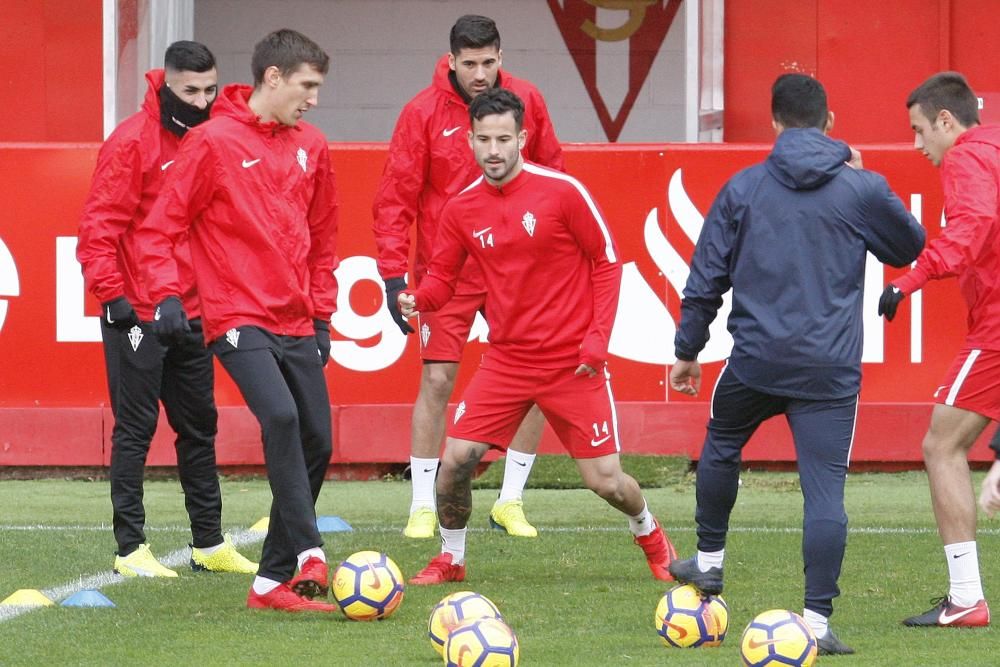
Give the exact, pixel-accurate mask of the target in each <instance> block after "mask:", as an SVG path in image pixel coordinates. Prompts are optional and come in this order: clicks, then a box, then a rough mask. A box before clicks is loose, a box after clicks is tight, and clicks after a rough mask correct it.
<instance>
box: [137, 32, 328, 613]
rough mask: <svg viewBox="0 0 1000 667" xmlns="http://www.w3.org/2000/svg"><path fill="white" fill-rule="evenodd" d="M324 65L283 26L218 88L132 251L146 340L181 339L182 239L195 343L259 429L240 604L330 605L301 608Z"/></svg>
mask: <svg viewBox="0 0 1000 667" xmlns="http://www.w3.org/2000/svg"><path fill="white" fill-rule="evenodd" d="M329 64H330V60H329V56H327V54H326V53H325V52H324V51H323V50H322V49H321V48H320V47H319V46H317V45H316V44H315V43H314V42H313V41H312V40H310V39H309V38H308V37H306V36H305V35H302V34H301V33H298V32H295V31H293V30H278V31H275V32H272V33H271V34H269V35H267V36H266V37H264V39H262V40H261V41H260V42H258V43H257V45H256V46H255V47H254V51H253V56H252V60H251V69H252V71H253V81H254V85H253V87H252V88H251V87H250V86H245V85H239V84H233V85H229V86H226V87H225V88H224V89H223V91H222V94H221V95H220V97H219V100H218V101H217V102H216V104H215V108H214V109H213V114H212V119H211V120H209V121H208V122H206V123H204V124H202V125H200V126H198V127H197V128H196V129H195V130H193V131H192V132H190V133H189V134H188V136H187V138H186V139H185V140H184V143H183V144H182V145H181V149H180V151H178V153H177V155H176V156H175V158H174V160H175V162H174V165H173V166H172V167H171V168H170V170H169V171H168V176H167V182H166V183H165V184H164V187H163V193H162V194H161V196H160V199H159V200H157V203H156V206H155V207H154V208H153V210H152V212H151V213H150V215H149V217H147V218H146V220H145V222H144V223H143V224H142V226H141V227H140V229H139V233H138V235H137V239H136V240H137V244H138V246H139V248H140V250H141V252H140V254H139V259H140V264H141V265H143V266H144V268H145V271H146V274H147V275H148V278H149V295H150V298H151V299H152V300H153V301H155V302H156V303H158V306H157V308H156V316H155V317H156V319H157V325H158V327H159V330H160V332H161V334H162V335H165V336H180V335H184V332H185V331H186V330H187V328H188V320H187V315H186V313H185V308H184V306H183V304H182V302H181V301H180V299H179V296H180V294H181V293H182V291H181V284H180V283H179V282H178V280H177V271H178V261H177V259H176V255H177V252H176V246H177V244H178V243H179V242H181V240H182V239H183V238H184V237H185V236H188V237H189V239H190V246H191V256H192V259H193V265H194V274H195V277H196V279H197V283H198V293H199V295H200V297H201V307H202V319H203V320H204V328H205V339H206V340H207V341H209V349H210V350H211V351H212V352H213V353H214V354H215V355H216V356H217V357H218V359H219V361H220V362H221V363H222V366H223V367H224V368H225V369H226V372H228V373H229V375H230V376H231V377H232V378H233V380H234V381H235V382H236V384H237V386H239V388H240V391H241V393H242V394H243V398H244V399H245V400H246V402H247V405H248V406H249V407H250V410H251V412H253V414H254V416H255V417H256V418H257V420H258V421H259V422H260V426H261V432H262V437H263V445H264V461H265V465H266V467H267V477H268V481H269V482H270V486H271V493H272V496H273V500H272V504H271V516H270V524H269V528H268V533H267V537H266V538H265V540H264V547H263V552H262V555H261V561H260V571H259V572H258V574H257V577H256V578H255V579H254V582H253V585H252V587H251V589H250V592H249V594H248V596H247V606H248V607H250V608H270V609H280V610H284V611H293V612H294V611H319V612H331V611H334V610H335V609H336V608H335V607H334V605H331V604H326V603H324V602H320V601H318V600H312V599H310V598H313V597H318V596H322V595H326V593H327V590H328V586H329V582H328V579H329V574H328V568H327V564H326V556H325V555H324V553H323V549H322V548H321V547H322V544H323V540H322V538H321V537H320V534H319V532H318V531H317V529H316V510H315V502H316V498H317V496H318V495H319V492H320V489H321V488H322V486H323V479H324V475H325V473H326V469H327V465H328V464H329V461H330V453H331V426H330V398H329V396H328V393H327V388H326V379H325V376H324V374H323V367H324V366H325V365H326V362H327V359H328V357H329V353H330V332H329V321H330V316H331V314H332V313H333V311H334V309H335V306H336V297H337V283H336V280H335V278H334V275H333V270H334V269H335V268H336V265H337V260H336V256H335V254H334V243H335V235H336V230H337V202H336V191H335V184H334V177H333V171H332V169H331V166H330V154H329V149H328V147H327V143H326V139H325V137H324V136H323V134H322V133H321V132H320V131H319V130H317V129H316V128H314V127H312V126H311V125H308V124H307V123H305V122H302V116H303V115H304V114H305V113H307V112H308V111H309V110H310V109H311V108H312V107H314V106H316V104H317V103H318V95H319V88H320V86H321V85H322V84H323V80H324V77H325V75H326V72H327V70H328V68H329ZM296 566H297V567H298V569H299V574H298V575H297V576H295V577H294V578H293V575H294V574H295V569H296Z"/></svg>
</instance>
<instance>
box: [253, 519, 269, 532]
mask: <svg viewBox="0 0 1000 667" xmlns="http://www.w3.org/2000/svg"><path fill="white" fill-rule="evenodd" d="M269 525H271V518H270V517H264V518H263V519H261V520H260V521H258V522H257V523H255V524H254V525H252V526H250V532H252V533H266V532H267V527H268V526H269Z"/></svg>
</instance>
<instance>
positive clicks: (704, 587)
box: [667, 556, 722, 595]
mask: <svg viewBox="0 0 1000 667" xmlns="http://www.w3.org/2000/svg"><path fill="white" fill-rule="evenodd" d="M667 571H668V572H670V574H671V575H673V577H674V579H676V580H677V581H679V582H681V583H682V584H691V585H692V586H694V587H695V588H697V589H698V590H699V591H701V592H702V593H704V594H705V595H718V594H720V593H721V592H722V568H721V567H710V568H708V572H702V571H701V570H700V569H699V568H698V556H692V557H691V558H685V559H684V560H679V559H676V558H675V559H674V560H672V561H671V562H670V565H669V566H668V567H667Z"/></svg>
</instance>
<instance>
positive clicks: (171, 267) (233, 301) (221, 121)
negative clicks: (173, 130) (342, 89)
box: [136, 84, 338, 341]
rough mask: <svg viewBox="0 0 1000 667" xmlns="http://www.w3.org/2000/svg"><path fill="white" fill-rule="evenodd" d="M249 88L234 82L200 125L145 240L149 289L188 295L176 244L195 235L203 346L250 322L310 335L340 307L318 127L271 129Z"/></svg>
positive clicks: (141, 241)
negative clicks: (183, 287) (256, 110)
mask: <svg viewBox="0 0 1000 667" xmlns="http://www.w3.org/2000/svg"><path fill="white" fill-rule="evenodd" d="M250 93H251V88H250V87H249V86H244V85H240V84H232V85H229V86H226V87H225V88H224V89H223V91H222V94H221V95H220V96H219V99H218V100H217V101H216V103H215V107H214V108H213V115H212V118H211V119H210V120H208V121H206V122H204V123H202V124H201V125H199V126H198V127H196V128H194V129H192V130H191V131H190V132H188V133H187V135H186V136H185V137H184V142H183V144H182V145H181V148H180V150H179V151H178V152H177V155H176V157H175V163H174V165H173V166H172V167H171V169H170V171H169V173H168V176H167V181H166V183H165V184H164V186H163V192H162V194H161V195H160V198H159V199H158V200H157V202H156V205H155V206H154V207H153V210H152V211H151V212H150V214H149V216H148V217H147V218H146V220H145V221H143V223H142V225H140V227H139V231H138V233H137V234H136V243H137V245H138V247H139V250H140V256H139V259H140V262H141V263H142V265H143V266H144V267H145V275H146V277H147V282H148V285H149V293H150V296H151V297H152V299H153V301H154V302H157V303H159V302H160V301H161V300H163V299H164V298H166V297H168V296H175V295H177V294H178V293H179V290H180V284H179V283H178V280H177V263H176V260H175V259H174V244H175V243H177V241H178V240H179V239H181V238H183V237H184V235H185V234H187V233H188V231H189V230H190V240H191V258H192V260H193V262H194V269H195V275H196V277H197V281H198V292H199V294H200V295H201V305H202V319H203V322H204V327H205V340H206V341H212V340H214V339H216V338H218V337H220V336H222V335H223V334H224V333H225V332H226V331H227V330H229V329H231V328H233V327H238V326H242V325H253V326H258V327H261V328H263V329H265V330H267V331H270V332H271V333H274V334H278V335H286V336H312V335H314V333H315V329H314V325H313V322H312V320H313V318H318V319H323V320H327V321H329V319H330V315H331V314H332V313H333V311H334V310H336V306H337V281H336V278H334V275H333V271H334V269H336V268H337V263H338V262H337V257H336V255H335V253H334V247H335V244H336V234H337V200H336V185H335V183H334V175H333V170H332V168H331V166H330V151H329V148H328V146H327V143H326V139H325V137H324V136H323V134H322V132H320V131H319V130H318V129H316V128H315V127H313V126H311V125H309V124H307V123H304V122H301V121H300V122H299V123H298V124H297V125H296V126H294V127H291V126H287V125H282V124H280V123H277V122H270V123H262V122H261V121H260V118H259V117H258V116H257V115H256V114H255V113H254V112H253V111H252V110H251V109H250V107H249V106H248V105H247V100H248V99H249V98H250Z"/></svg>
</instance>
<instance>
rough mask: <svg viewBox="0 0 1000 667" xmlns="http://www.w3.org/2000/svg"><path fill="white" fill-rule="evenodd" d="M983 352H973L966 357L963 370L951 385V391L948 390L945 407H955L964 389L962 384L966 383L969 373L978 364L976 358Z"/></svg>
mask: <svg viewBox="0 0 1000 667" xmlns="http://www.w3.org/2000/svg"><path fill="white" fill-rule="evenodd" d="M981 351H982V350H972V351H971V352H969V356H968V357H966V359H965V363H964V364H962V370H960V371H958V377H956V378H955V381H954V382H952V383H951V389H950V390H948V397H947V398H946V399H944V404H945V405H955V399H956V398H957V397H958V392H959V390H960V389H961V388H962V383H963V382H965V378H966V376H968V374H969V371H971V370H972V364H974V363H975V362H976V357H978V356H979V353H980V352H981Z"/></svg>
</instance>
